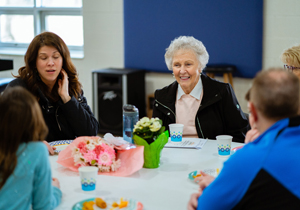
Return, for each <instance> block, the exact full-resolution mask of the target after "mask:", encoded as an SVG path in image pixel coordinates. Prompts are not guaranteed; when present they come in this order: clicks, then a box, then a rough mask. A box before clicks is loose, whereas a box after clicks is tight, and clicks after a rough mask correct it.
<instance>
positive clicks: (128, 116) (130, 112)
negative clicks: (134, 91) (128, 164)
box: [123, 104, 139, 143]
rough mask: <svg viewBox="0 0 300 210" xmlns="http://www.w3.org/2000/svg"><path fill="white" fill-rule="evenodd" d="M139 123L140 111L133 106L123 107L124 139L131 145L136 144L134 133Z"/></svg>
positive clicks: (126, 105)
mask: <svg viewBox="0 0 300 210" xmlns="http://www.w3.org/2000/svg"><path fill="white" fill-rule="evenodd" d="M138 121H139V110H138V108H136V107H135V106H133V105H130V104H125V105H124V106H123V139H124V140H125V141H128V142H129V143H134V142H133V139H132V133H133V128H134V125H135V124H136V123H137V122H138Z"/></svg>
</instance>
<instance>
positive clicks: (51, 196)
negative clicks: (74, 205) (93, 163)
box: [0, 87, 62, 210]
mask: <svg viewBox="0 0 300 210" xmlns="http://www.w3.org/2000/svg"><path fill="white" fill-rule="evenodd" d="M47 133H48V128H47V126H46V124H45V121H44V119H43V115H42V112H41V109H40V106H39V104H38V102H37V100H36V98H35V97H34V96H33V95H32V94H31V93H30V92H29V91H27V90H26V89H25V88H23V87H13V88H10V89H7V90H5V91H4V93H3V94H2V95H0V209H18V210H22V209H45V210H48V209H54V208H55V207H57V206H58V205H59V203H60V202H61V197H62V192H61V191H60V189H59V188H60V185H59V181H58V180H57V179H55V178H52V177H51V168H50V162H49V159H48V152H47V147H46V145H45V144H44V143H42V142H41V140H43V139H44V138H45V137H46V135H47Z"/></svg>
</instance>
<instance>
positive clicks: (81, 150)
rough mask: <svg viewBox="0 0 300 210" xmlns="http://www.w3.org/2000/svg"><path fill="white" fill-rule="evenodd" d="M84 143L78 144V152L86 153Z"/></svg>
mask: <svg viewBox="0 0 300 210" xmlns="http://www.w3.org/2000/svg"><path fill="white" fill-rule="evenodd" d="M85 146H86V143H85V142H83V141H82V142H80V143H79V144H78V146H77V147H78V149H79V150H80V152H81V153H86V152H87V149H86V147H85Z"/></svg>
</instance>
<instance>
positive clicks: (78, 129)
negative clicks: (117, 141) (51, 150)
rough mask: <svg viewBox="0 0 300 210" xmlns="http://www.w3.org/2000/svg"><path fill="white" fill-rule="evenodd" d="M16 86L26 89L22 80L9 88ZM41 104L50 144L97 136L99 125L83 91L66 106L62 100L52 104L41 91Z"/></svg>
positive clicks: (18, 80) (15, 81)
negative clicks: (80, 137)
mask: <svg viewBox="0 0 300 210" xmlns="http://www.w3.org/2000/svg"><path fill="white" fill-rule="evenodd" d="M14 86H22V87H25V88H26V84H25V83H24V81H23V80H22V79H15V80H13V81H11V82H10V83H9V84H8V86H7V88H10V87H14ZM39 104H40V107H41V110H42V113H43V116H44V119H45V122H46V124H47V126H48V129H49V133H48V136H47V138H46V140H47V141H48V142H51V141H56V140H67V139H71V140H72V139H75V138H76V137H79V136H96V135H97V133H98V129H99V124H98V122H97V120H96V118H95V117H94V115H93V113H92V111H91V109H90V107H89V105H88V104H87V101H86V98H85V97H84V96H83V91H82V95H80V96H79V98H78V99H76V98H75V97H74V96H71V100H70V101H68V102H67V103H65V104H64V103H63V101H62V100H61V99H60V100H58V101H57V102H55V103H52V102H50V101H49V100H48V99H47V98H46V97H45V95H44V94H43V93H42V91H40V90H39Z"/></svg>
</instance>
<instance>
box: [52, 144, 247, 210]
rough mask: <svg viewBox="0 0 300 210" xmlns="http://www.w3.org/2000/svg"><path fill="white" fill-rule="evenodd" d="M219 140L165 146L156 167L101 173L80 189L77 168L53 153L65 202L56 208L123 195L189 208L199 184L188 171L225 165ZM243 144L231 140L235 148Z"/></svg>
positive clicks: (162, 207)
mask: <svg viewBox="0 0 300 210" xmlns="http://www.w3.org/2000/svg"><path fill="white" fill-rule="evenodd" d="M216 143H217V142H216V140H208V141H207V142H206V144H205V145H204V147H203V148H202V149H200V150H196V149H177V148H176V149H172V148H164V149H163V151H162V157H161V164H160V167H159V168H157V169H145V168H142V169H141V170H139V171H138V172H136V173H134V174H132V175H131V176H128V177H114V176H104V175H98V177H97V185H96V190H95V191H92V192H84V191H82V190H81V185H80V180H79V174H78V172H73V171H70V170H69V169H67V168H65V167H63V166H62V165H60V164H58V163H56V160H57V157H58V156H57V155H56V156H50V163H51V168H52V176H53V177H56V178H58V179H59V181H60V186H61V190H62V192H63V198H62V203H61V204H60V205H59V206H58V207H57V208H56V209H72V206H73V205H74V204H75V203H77V202H79V201H82V200H85V199H88V198H93V197H117V198H120V197H124V198H132V199H134V200H137V201H140V202H142V203H143V205H144V209H145V210H167V209H172V210H177V209H178V210H183V209H186V207H187V203H188V201H189V198H190V195H191V194H192V193H194V192H197V190H198V185H197V184H195V183H194V182H192V181H191V180H189V179H188V174H189V173H190V172H192V171H195V170H200V169H205V168H220V169H221V168H222V166H223V162H224V161H226V159H227V158H221V157H219V156H218V154H217V145H216ZM240 145H243V144H241V143H234V142H233V143H232V148H234V147H237V146H240Z"/></svg>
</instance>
